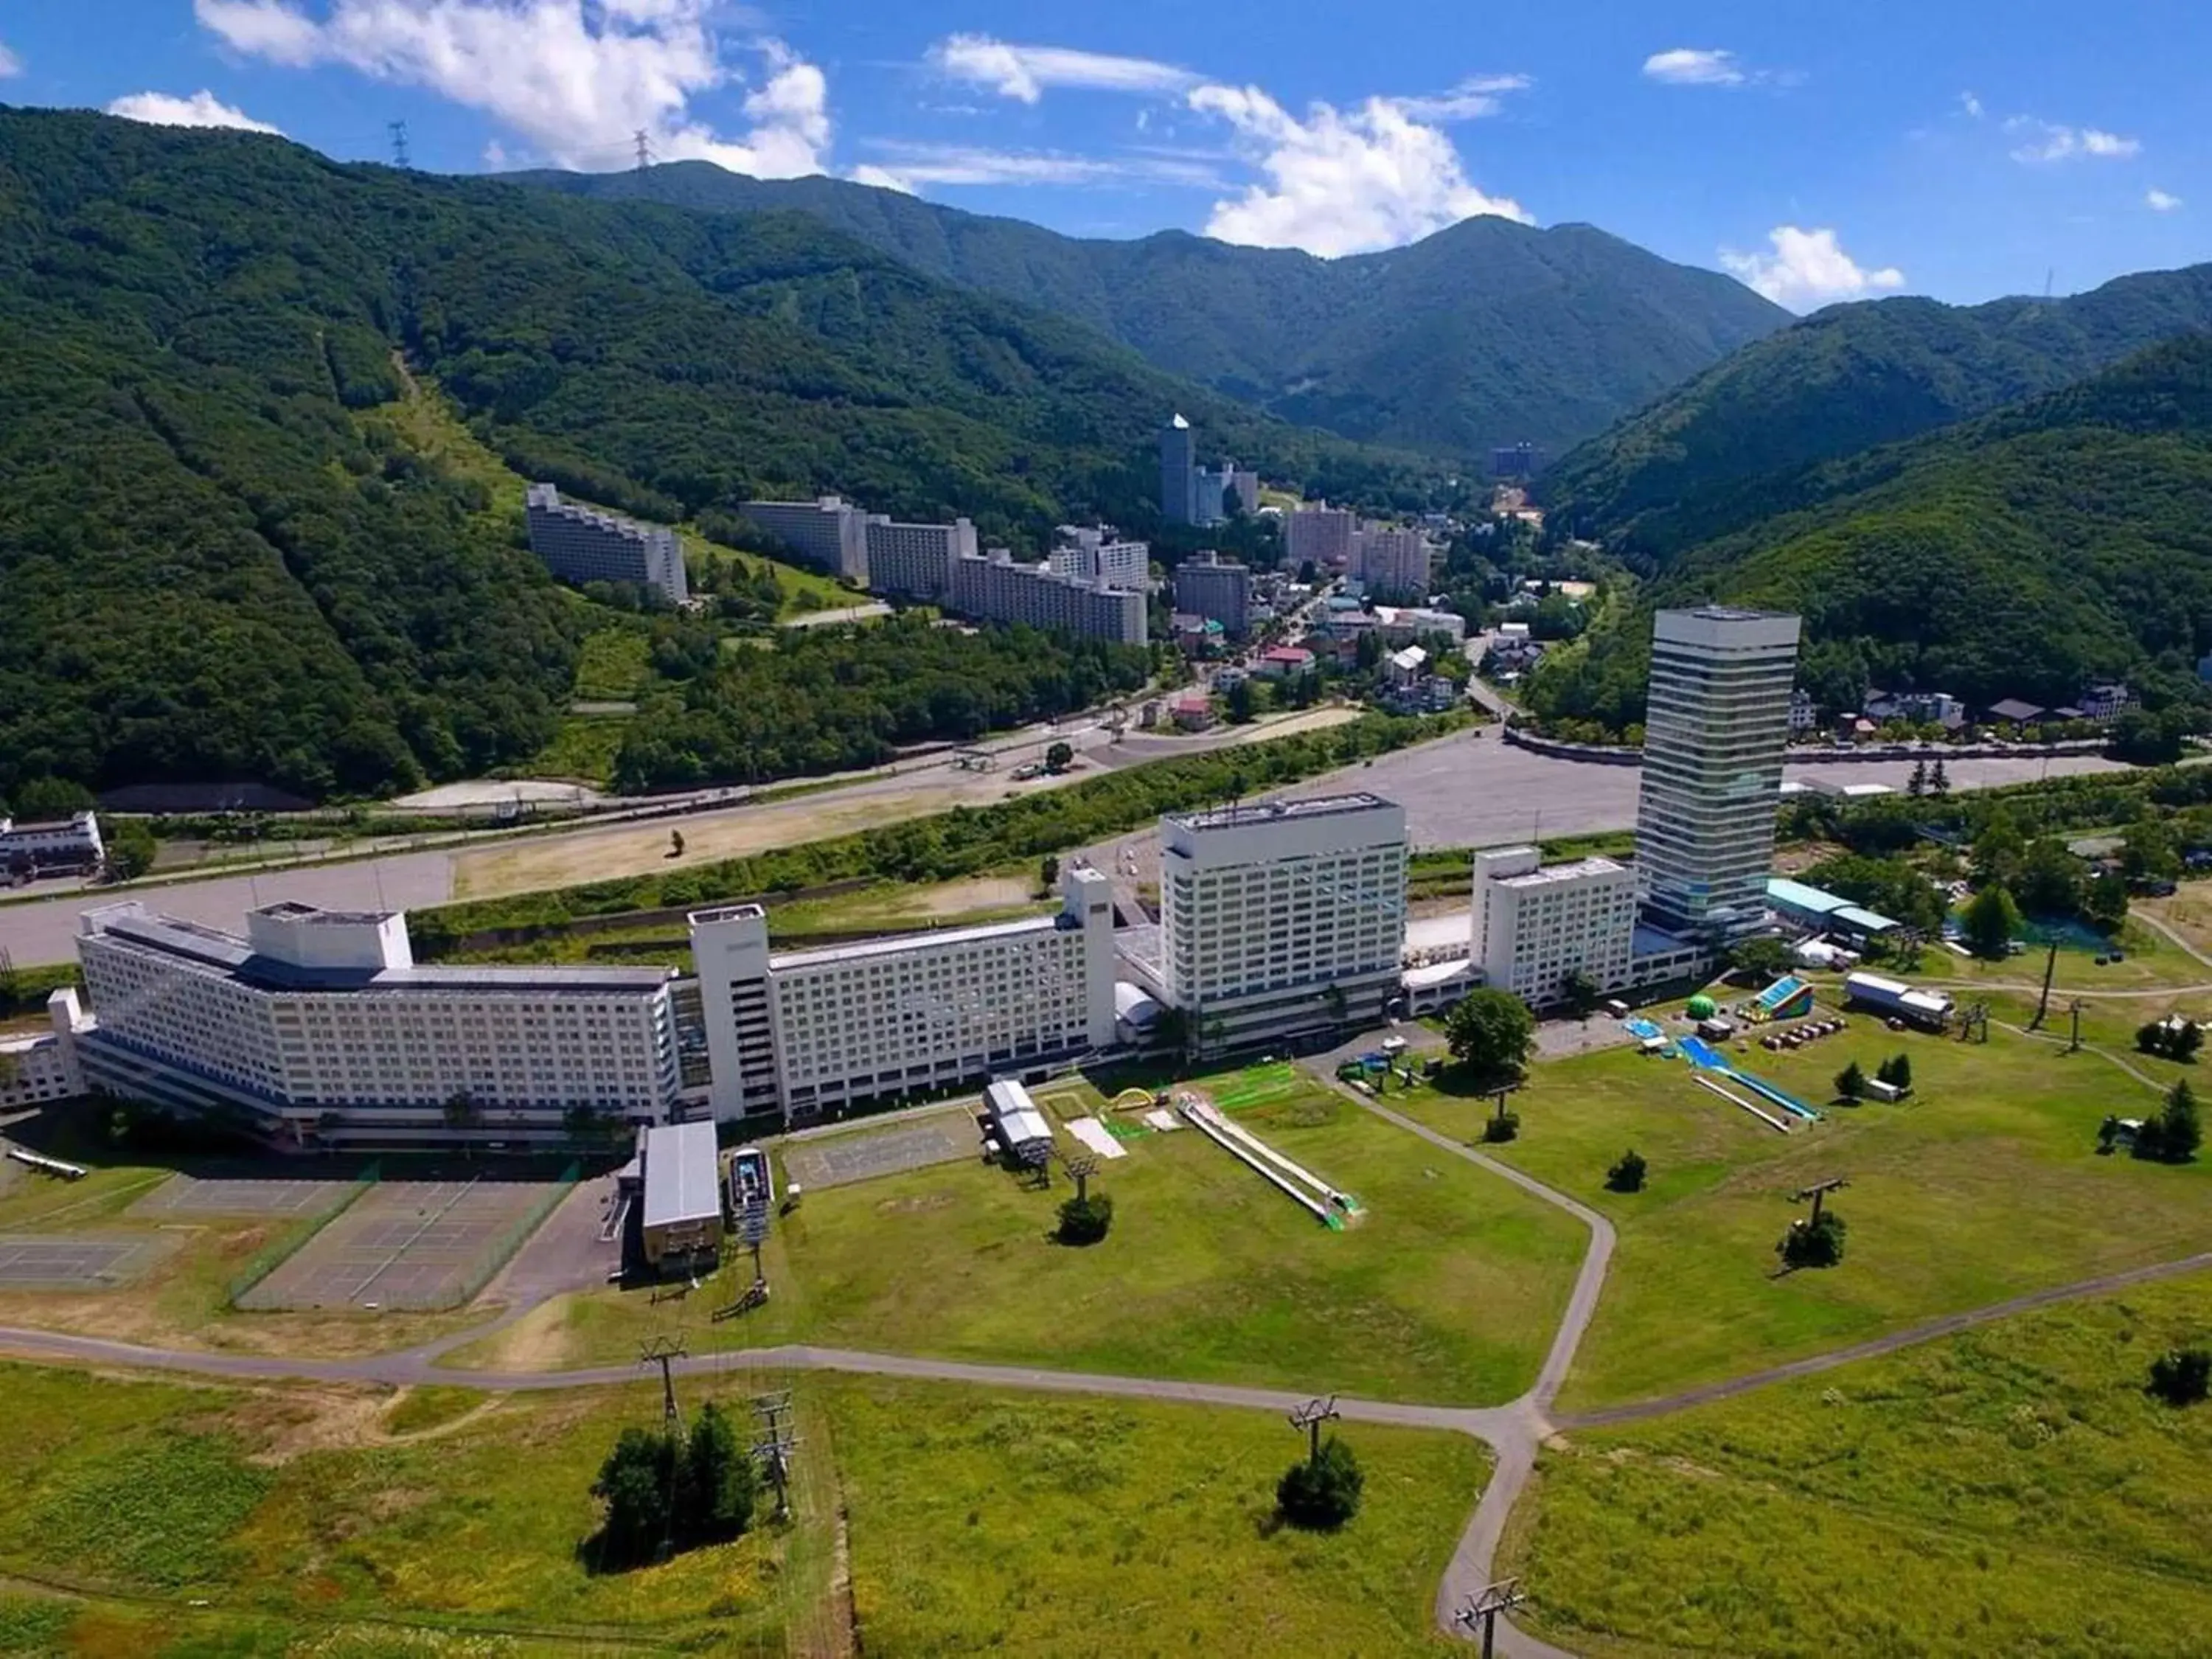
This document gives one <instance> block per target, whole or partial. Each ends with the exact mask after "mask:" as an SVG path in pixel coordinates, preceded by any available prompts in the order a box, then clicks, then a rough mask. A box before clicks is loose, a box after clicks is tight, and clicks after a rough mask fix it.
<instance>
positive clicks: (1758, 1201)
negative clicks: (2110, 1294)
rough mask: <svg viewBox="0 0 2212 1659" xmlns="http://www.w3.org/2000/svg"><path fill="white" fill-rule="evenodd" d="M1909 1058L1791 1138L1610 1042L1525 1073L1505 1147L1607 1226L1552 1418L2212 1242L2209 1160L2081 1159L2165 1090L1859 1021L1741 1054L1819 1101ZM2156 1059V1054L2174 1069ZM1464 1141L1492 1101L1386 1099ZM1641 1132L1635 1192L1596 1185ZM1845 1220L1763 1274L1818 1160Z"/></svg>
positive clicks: (1422, 1095) (2089, 1065)
mask: <svg viewBox="0 0 2212 1659" xmlns="http://www.w3.org/2000/svg"><path fill="white" fill-rule="evenodd" d="M1900 1050H1901V1051H1903V1052H1905V1053H1907V1054H1910V1055H1911V1059H1912V1065H1913V1071H1914V1076H1915V1079H1916V1081H1917V1085H1918V1087H1917V1090H1916V1091H1915V1094H1914V1096H1913V1097H1912V1099H1911V1101H1910V1102H1909V1103H1906V1104H1904V1105H1901V1106H1882V1105H1875V1104H1869V1105H1865V1106H1861V1107H1857V1108H1849V1107H1846V1108H1838V1109H1834V1110H1832V1111H1830V1112H1829V1114H1828V1116H1827V1118H1826V1121H1823V1122H1822V1123H1820V1124H1819V1125H1817V1126H1814V1127H1811V1128H1810V1129H1807V1130H1802V1131H1799V1132H1797V1133H1793V1134H1791V1135H1790V1136H1788V1137H1786V1138H1785V1137H1784V1136H1782V1135H1779V1134H1777V1133H1775V1132H1774V1131H1772V1130H1771V1129H1769V1128H1767V1127H1765V1126H1763V1125H1761V1124H1760V1123H1759V1122H1758V1121H1756V1120H1755V1119H1753V1118H1752V1117H1751V1116H1750V1115H1747V1114H1746V1113H1744V1112H1742V1111H1741V1110H1739V1109H1736V1108H1735V1107H1733V1106H1730V1105H1729V1104H1727V1103H1725V1102H1723V1101H1722V1100H1720V1099H1718V1098H1717V1097H1715V1096H1713V1095H1711V1094H1709V1093H1707V1092H1705V1091H1704V1090H1702V1089H1699V1088H1697V1087H1695V1086H1694V1085H1692V1083H1691V1081H1690V1077H1691V1073H1690V1071H1689V1068H1688V1067H1687V1066H1686V1065H1684V1064H1683V1063H1682V1062H1680V1061H1679V1060H1658V1059H1644V1058H1642V1057H1639V1056H1638V1055H1637V1054H1633V1053H1632V1052H1626V1051H1620V1050H1615V1051H1612V1052H1608V1053H1605V1054H1596V1055H1591V1056H1587V1057H1584V1058H1581V1059H1576V1060H1561V1061H1558V1062H1553V1063H1547V1064H1543V1065H1540V1066H1537V1067H1536V1068H1535V1070H1534V1073H1533V1076H1532V1078H1531V1080H1530V1082H1529V1085H1528V1087H1527V1088H1526V1089H1525V1090H1523V1091H1522V1092H1521V1094H1520V1095H1519V1096H1518V1097H1517V1099H1516V1105H1517V1108H1518V1109H1519V1111H1520V1113H1521V1117H1522V1134H1521V1139H1518V1140H1516V1141H1514V1142H1512V1143H1510V1145H1507V1146H1503V1147H1499V1148H1495V1149H1493V1150H1494V1151H1496V1152H1498V1156H1500V1157H1502V1158H1504V1159H1506V1160H1507V1161H1509V1162H1510V1163H1512V1164H1516V1165H1517V1166H1518V1167H1520V1168H1522V1169H1525V1170H1528V1172H1529V1173H1531V1174H1532V1175H1534V1176H1537V1177H1538V1178H1540V1179H1541V1180H1543V1181H1545V1182H1548V1183H1550V1184H1552V1185H1553V1186H1555V1187H1558V1188H1560V1189H1561V1190H1563V1191H1565V1192H1568V1193H1571V1194H1574V1195H1575V1196H1576V1197H1578V1198H1580V1199H1582V1200H1584V1201H1586V1202H1588V1203H1589V1204H1591V1205H1592V1206H1595V1207H1596V1208H1598V1209H1600V1210H1601V1211H1603V1212H1605V1213H1606V1214H1607V1215H1608V1216H1610V1217H1612V1218H1613V1220H1614V1222H1615V1223H1616V1225H1618V1227H1619V1229H1620V1249H1619V1250H1618V1251H1617V1252H1616V1253H1615V1255H1614V1256H1613V1268H1612V1273H1611V1275H1610V1277H1609V1278H1608V1279H1607V1285H1606V1290H1605V1295H1604V1298H1603V1300H1602V1301H1601V1304H1600V1305H1599V1309H1598V1314H1597V1317H1596V1319H1595V1322H1593V1324H1592V1326H1591V1328H1590V1331H1589V1335H1588V1337H1587V1338H1586V1339H1585V1340H1584V1341H1583V1347H1582V1351H1581V1353H1580V1355H1579V1356H1578V1358H1577V1362H1576V1366H1575V1370H1574V1372H1573V1374H1572V1375H1571V1376H1570V1378H1569V1379H1568V1383H1567V1386H1566V1389H1565V1396H1564V1398H1563V1399H1562V1401H1561V1407H1562V1409H1563V1410H1566V1411H1573V1410H1577V1409H1580V1408H1585V1407H1591V1406H1595V1405H1598V1404H1601V1403H1611V1402H1614V1401H1623V1400H1633V1399H1643V1398H1650V1397H1656V1396H1661V1395H1667V1394H1670V1393H1674V1392H1676V1391H1678V1390H1680V1389H1685V1388H1688V1387H1690V1386H1692V1385H1693V1384H1696V1383H1702V1382H1708V1381H1711V1380H1713V1379H1716V1378H1719V1377H1723V1376H1734V1375H1737V1374H1740V1373H1742V1372H1746V1371H1750V1370H1757V1369H1759V1368H1760V1367H1762V1366H1765V1365H1770V1364H1776V1363H1778V1362H1779V1361H1781V1360H1784V1359H1788V1358H1792V1357H1795V1356H1796V1355H1800V1354H1804V1353H1810V1352H1820V1351H1821V1350H1824V1349H1829V1348H1834V1347H1838V1346H1844V1345H1845V1344H1847V1343H1850V1342H1854V1341H1857V1340H1863V1339H1864V1338H1866V1337H1869V1336H1872V1335H1874V1334H1877V1333H1879V1332H1881V1331H1883V1330H1886V1329H1890V1328H1895V1327H1898V1326H1900V1325H1904V1324H1907V1323H1910V1322H1913V1321H1916V1320H1920V1319H1925V1318H1928V1317H1930V1316H1934V1315H1937V1314H1941V1313H1945V1312H1948V1311H1951V1310H1956V1309H1961V1308H1970V1307H1975V1306H1978V1305H1982V1304H1987V1303H1990V1302H1995V1301H1999V1300H2002V1299H2003V1298H2004V1297H2008V1296H2012V1295H2015V1294H2017V1293H2019V1292H2021V1291H2027V1290H2032V1289H2034V1288H2037V1287H2039V1286H2042V1285H2055V1284H2062V1283H2065V1282H2068V1281H2070V1280H2073V1279H2084V1278H2087V1277H2089V1276H2091V1275H2093V1274H2095V1273H2100V1272H2105V1271H2107V1270H2110V1269H2112V1268H2116V1267H2130V1266H2135V1265H2137V1264H2140V1263H2144V1262H2149V1261H2161V1260H2166V1259H2171V1258H2173V1257H2177V1256H2182V1255H2189V1254H2191V1253H2192V1252H2193V1251H2196V1250H2200V1249H2203V1248H2205V1245H2206V1243H2207V1241H2208V1238H2212V1225H2208V1216H2212V1209H2208V1206H2212V1160H2203V1161H2200V1162H2199V1163H2197V1164H2193V1165H2191V1166H2188V1167H2185V1168H2181V1169H2169V1168H2166V1167H2163V1166H2160V1165H2154V1164H2138V1163H2136V1162H2134V1161H2133V1160H2131V1159H2129V1158H2124V1157H2122V1158H2099V1157H2097V1156H2096V1155H2095V1152H2094V1147H2095V1139H2096V1129H2097V1125H2098V1124H2099V1122H2100V1121H2101V1120H2102V1119H2103V1117H2104V1116H2105V1115H2106V1113H2107V1112H2120V1113H2122V1114H2124V1115H2136V1114H2140V1113H2142V1111H2144V1110H2146V1109H2152V1108H2154V1107H2155V1106H2156V1104H2157V1097H2156V1096H2155V1095H2154V1094H2153V1093H2152V1092H2151V1091H2149V1090H2148V1089H2145V1088H2144V1087H2143V1086H2142V1085H2140V1084H2138V1083H2136V1082H2134V1081H2132V1080H2131V1079H2128V1078H2127V1077H2125V1076H2124V1075H2123V1074H2122V1073H2120V1072H2118V1070H2117V1069H2115V1068H2114V1067H2112V1066H2110V1065H2108V1064H2107V1063H2106V1062H2105V1061H2104V1060H2100V1059H2099V1058H2098V1057H2096V1056H2095V1055H2093V1054H2075V1055H2070V1056H2069V1055H2065V1054H2061V1053H2060V1052H2059V1050H2058V1049H2057V1048H2053V1047H2047V1046H2045V1045H2042V1044H2039V1043H2036V1042H2033V1041H2031V1040H2029V1039H2027V1038H2025V1037H2021V1036H2015V1035H2013V1034H2011V1033H2009V1032H2007V1031H2004V1030H1998V1029H1994V1028H1993V1029H1992V1030H1991V1033H1990V1042H1988V1044H1987V1045H1986V1046H1984V1045H1979V1044H1961V1043H1959V1042H1951V1041H1944V1040H1939V1039H1936V1038H1934V1037H1929V1036H1917V1035H1916V1036H1899V1035H1897V1034H1894V1033H1892V1032H1889V1031H1887V1030H1883V1029H1882V1028H1881V1027H1880V1026H1878V1025H1876V1024H1873V1023H1872V1022H1871V1021H1870V1020H1867V1019H1863V1018H1861V1019H1857V1020H1855V1021H1854V1022H1853V1024H1852V1026H1851V1028H1850V1030H1848V1031H1845V1032H1844V1033H1841V1034H1839V1035H1838V1036H1832V1037H1830V1038H1827V1039H1826V1040H1825V1041H1822V1042H1816V1043H1814V1044H1811V1045H1808V1047H1807V1048H1804V1049H1802V1050H1801V1051H1799V1052H1798V1053H1796V1054H1785V1055H1777V1054H1770V1053H1768V1052H1767V1051H1765V1049H1762V1048H1757V1047H1755V1046H1753V1047H1750V1048H1747V1049H1746V1050H1745V1051H1744V1053H1743V1054H1741V1056H1740V1058H1741V1061H1742V1064H1743V1065H1744V1066H1745V1067H1746V1068H1747V1070H1749V1071H1751V1072H1752V1073H1754V1074H1756V1075H1759V1076H1761V1077H1764V1078H1765V1079H1768V1080H1770V1081H1771V1082H1774V1083H1776V1084H1778V1085H1780V1086H1781V1087H1783V1088H1784V1089H1786V1090H1789V1091H1792V1092H1794V1093H1796V1094H1797V1095H1798V1096H1799V1097H1802V1098H1804V1099H1807V1100H1808V1101H1812V1102H1814V1103H1822V1102H1826V1100H1827V1099H1828V1097H1829V1096H1830V1095H1831V1094H1832V1083H1831V1079H1832V1078H1833V1076H1834V1074H1835V1073H1837V1072H1838V1070H1840V1069H1841V1068H1842V1066H1844V1062H1845V1061H1846V1060H1850V1059H1852V1058H1857V1060H1858V1061H1859V1063H1860V1064H1861V1065H1862V1066H1863V1067H1864V1068H1865V1069H1866V1070H1867V1071H1868V1072H1869V1073H1871V1072H1872V1071H1873V1070H1874V1067H1875V1064H1876V1063H1877V1062H1878V1061H1879V1060H1881V1059H1883V1058H1884V1057H1886V1056H1887V1055H1888V1054H1893V1053H1896V1052H1899V1051H1900ZM2169 1069H2171V1068H2169ZM1394 1098H1395V1101H1396V1103H1397V1104H1398V1105H1399V1106H1400V1107H1401V1109H1405V1110H1407V1111H1408V1112H1410V1113H1411V1114H1412V1115H1414V1116H1416V1117H1419V1118H1420V1119H1422V1120H1423V1121H1426V1122H1428V1123H1430V1124H1431V1125H1432V1126H1433V1127H1437V1128H1440V1129H1443V1130H1444V1131H1446V1132H1447V1133H1452V1134H1454V1135H1456V1136H1459V1137H1461V1138H1463V1139H1474V1137H1475V1136H1476V1135H1477V1134H1478V1133H1479V1131H1480V1124H1481V1121H1482V1119H1483V1118H1484V1117H1485V1116H1486V1114H1487V1112H1488V1105H1487V1103H1486V1102H1484V1101H1480V1100H1468V1099H1455V1098H1452V1097H1449V1096H1448V1095H1445V1094H1443V1093H1440V1092H1438V1091H1436V1090H1434V1089H1427V1090H1424V1091H1420V1092H1417V1093H1415V1094H1413V1095H1411V1096H1406V1095H1400V1096H1396V1097H1394ZM1630 1147H1633V1148H1635V1149H1636V1150H1637V1151H1638V1152H1641V1153H1643V1155H1644V1157H1645V1158H1647V1159H1648V1160H1649V1161H1650V1184H1649V1186H1648V1187H1647V1188H1646V1189H1645V1190H1644V1191H1643V1192H1641V1193H1637V1194H1613V1193H1609V1192H1607V1191H1606V1189H1605V1185H1604V1182H1605V1172H1606V1170H1607V1168H1608V1167H1609V1166H1610V1165H1611V1164H1612V1163H1613V1161H1614V1160H1615V1159H1616V1158H1619V1157H1620V1154H1621V1153H1622V1152H1625V1151H1626V1150H1627V1149H1629V1148H1630ZM1829 1176H1843V1177H1845V1178H1847V1179H1848V1180H1849V1181H1850V1182H1851V1185H1850V1188H1849V1189H1848V1190H1847V1191H1844V1192H1843V1193H1841V1194H1838V1197H1837V1199H1836V1200H1835V1203H1836V1206H1837V1207H1838V1210H1839V1211H1840V1212H1842V1213H1843V1214H1844V1216H1845V1217H1846V1218H1847V1219H1848V1220H1849V1221H1850V1243H1849V1249H1848V1253H1847V1256H1846V1259H1845V1261H1844V1264H1843V1265H1842V1266H1841V1267H1837V1268H1833V1269H1828V1270H1824V1271H1816V1272H1802V1273H1792V1274H1789V1275H1787V1276H1778V1273H1777V1268H1778V1261H1777V1258H1776V1256H1775V1255H1774V1246H1775V1243H1776V1241H1777V1240H1778V1238H1779V1237H1781V1235H1782V1233H1783V1231H1784V1228H1785V1226H1786V1225H1787V1224H1788V1222H1789V1220H1790V1217H1791V1216H1792V1215H1793V1214H1796V1213H1799V1212H1802V1206H1797V1205H1794V1204H1793V1203H1792V1202H1791V1199H1790V1194H1793V1193H1794V1192H1796V1190H1797V1189H1798V1188H1802V1187H1803V1186H1805V1185H1806V1184H1808V1182H1813V1181H1816V1180H1820V1179H1824V1178H1826V1177H1829Z"/></svg>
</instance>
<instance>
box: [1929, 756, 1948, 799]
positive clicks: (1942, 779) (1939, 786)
mask: <svg viewBox="0 0 2212 1659" xmlns="http://www.w3.org/2000/svg"><path fill="white" fill-rule="evenodd" d="M1928 793H1929V794H1931V795H1933V796H1935V797H1936V799H1938V800H1941V799H1942V798H1943V797H1944V796H1946V795H1948V794H1949V793H1951V780H1950V777H1949V775H1948V774H1946V773H1945V772H1944V770H1943V757H1942V756H1940V755H1939V756H1937V757H1936V769H1935V770H1934V771H1932V772H1930V773H1929V775H1928Z"/></svg>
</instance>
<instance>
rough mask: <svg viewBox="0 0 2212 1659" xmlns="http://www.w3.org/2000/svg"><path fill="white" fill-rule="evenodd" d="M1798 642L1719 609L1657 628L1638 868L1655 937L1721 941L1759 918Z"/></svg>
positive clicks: (1763, 615) (1759, 621) (1771, 624)
mask: <svg viewBox="0 0 2212 1659" xmlns="http://www.w3.org/2000/svg"><path fill="white" fill-rule="evenodd" d="M1797 634H1798V619H1797V618H1796V617H1788V616H1778V615H1774V614H1772V613H1771V612H1766V611H1741V610H1735V609H1732V608H1730V607H1729V606H1725V605H1704V606H1700V607H1699V608H1698V609H1696V610H1692V611H1661V612H1659V614H1658V617H1657V618H1656V621H1655V622H1654V624H1653V628H1652V644H1651V679H1650V691H1649V695H1648V696H1647V698H1646V708H1645V713H1644V777H1643V783H1642V787H1641V790H1640V792H1639V796H1638V806H1637V815H1636V847H1637V854H1636V869H1637V877H1638V882H1639V884H1640V885H1641V888H1642V897H1643V901H1644V908H1645V909H1646V911H1647V912H1648V913H1649V914H1650V916H1651V917H1652V918H1653V919H1654V920H1655V921H1657V922H1658V923H1659V925H1661V926H1662V927H1667V928H1668V929H1670V930H1674V931H1679V932H1685V933H1691V934H1693V935H1698V936H1700V937H1704V938H1708V939H1728V938H1731V937H1735V936H1736V935H1739V934H1741V933H1744V932H1747V931H1748V930H1749V929H1751V928H1753V927H1757V926H1759V924H1760V923H1761V922H1762V921H1763V920H1764V919H1765V903H1766V878H1767V874H1768V872H1769V869H1770V868H1771V866H1772V863H1773V860H1774V814H1775V808H1776V806H1777V805H1778V803H1779V802H1780V799H1781V792H1782V763H1783V753H1784V749H1785V748H1786V747H1787V746H1788V742H1789V737H1790V690H1791V686H1792V684H1794V682H1795V681H1796V675H1797Z"/></svg>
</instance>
